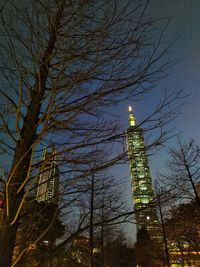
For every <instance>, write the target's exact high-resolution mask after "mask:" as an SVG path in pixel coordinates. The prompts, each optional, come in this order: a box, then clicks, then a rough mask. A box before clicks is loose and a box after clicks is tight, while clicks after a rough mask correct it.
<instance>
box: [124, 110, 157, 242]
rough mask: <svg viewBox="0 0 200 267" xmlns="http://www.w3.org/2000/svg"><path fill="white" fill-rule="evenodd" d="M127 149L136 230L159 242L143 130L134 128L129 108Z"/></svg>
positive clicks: (134, 120) (134, 122)
mask: <svg viewBox="0 0 200 267" xmlns="http://www.w3.org/2000/svg"><path fill="white" fill-rule="evenodd" d="M127 147H128V157H129V163H130V173H131V184H132V193H133V202H134V210H135V211H136V213H135V220H136V225H137V230H139V229H141V228H142V227H146V229H147V230H148V232H149V233H150V235H151V237H152V238H153V239H154V240H160V229H159V224H158V217H157V211H156V207H155V206H154V205H153V204H152V200H153V198H154V192H153V188H152V182H151V176H150V170H149V165H148V158H147V153H146V149H145V143H144V135H143V129H142V128H140V127H136V119H135V116H134V115H133V113H132V108H131V107H130V106H129V127H128V129H127Z"/></svg>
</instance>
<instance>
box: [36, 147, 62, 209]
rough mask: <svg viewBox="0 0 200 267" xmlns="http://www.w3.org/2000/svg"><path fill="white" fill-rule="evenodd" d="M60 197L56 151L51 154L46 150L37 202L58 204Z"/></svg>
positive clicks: (43, 157)
mask: <svg viewBox="0 0 200 267" xmlns="http://www.w3.org/2000/svg"><path fill="white" fill-rule="evenodd" d="M58 195H59V172H58V167H57V166H56V161H55V151H52V152H51V153H49V152H47V149H45V150H44V152H43V155H42V163H41V167H40V174H39V176H38V179H37V188H36V200H37V201H38V202H46V203H51V204H55V205H57V204H58Z"/></svg>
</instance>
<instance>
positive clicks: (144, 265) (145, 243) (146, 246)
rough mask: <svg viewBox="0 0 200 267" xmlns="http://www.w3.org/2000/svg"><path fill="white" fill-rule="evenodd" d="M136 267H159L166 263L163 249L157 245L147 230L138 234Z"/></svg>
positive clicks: (141, 230) (142, 229) (142, 230)
mask: <svg viewBox="0 0 200 267" xmlns="http://www.w3.org/2000/svg"><path fill="white" fill-rule="evenodd" d="M134 251H135V266H140V267H156V266H157V267H159V266H162V264H163V262H164V255H163V248H162V246H159V244H156V243H155V242H154V241H153V240H151V237H150V235H149V233H148V232H147V230H146V229H145V228H141V229H140V230H139V231H138V233H137V241H136V244H135V249H134Z"/></svg>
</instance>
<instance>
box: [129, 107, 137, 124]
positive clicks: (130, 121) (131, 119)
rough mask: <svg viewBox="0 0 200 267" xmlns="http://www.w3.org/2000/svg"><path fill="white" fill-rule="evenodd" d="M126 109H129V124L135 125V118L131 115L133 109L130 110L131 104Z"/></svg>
mask: <svg viewBox="0 0 200 267" xmlns="http://www.w3.org/2000/svg"><path fill="white" fill-rule="evenodd" d="M128 111H129V126H135V125H136V118H135V116H134V115H133V111H132V107H131V106H129V107H128Z"/></svg>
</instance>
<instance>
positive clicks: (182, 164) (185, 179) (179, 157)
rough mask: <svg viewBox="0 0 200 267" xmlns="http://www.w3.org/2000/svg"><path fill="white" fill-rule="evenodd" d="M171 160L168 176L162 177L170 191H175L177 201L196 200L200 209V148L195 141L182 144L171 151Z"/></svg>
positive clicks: (179, 143) (179, 141)
mask: <svg viewBox="0 0 200 267" xmlns="http://www.w3.org/2000/svg"><path fill="white" fill-rule="evenodd" d="M170 156H171V159H170V161H169V163H168V172H167V174H166V175H165V174H163V175H161V177H162V178H163V181H164V182H165V183H166V184H167V186H168V188H169V190H171V191H174V193H173V194H174V196H176V199H179V200H180V199H186V200H190V201H191V200H195V201H196V203H197V204H198V206H199V207H200V198H199V195H198V189H197V187H198V183H199V181H200V148H199V145H198V144H197V143H196V142H195V141H194V140H190V141H189V142H186V143H182V142H181V140H180V139H179V140H178V147H177V148H173V149H170Z"/></svg>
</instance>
